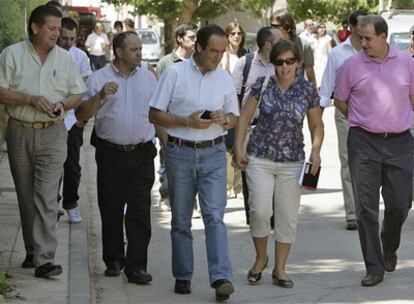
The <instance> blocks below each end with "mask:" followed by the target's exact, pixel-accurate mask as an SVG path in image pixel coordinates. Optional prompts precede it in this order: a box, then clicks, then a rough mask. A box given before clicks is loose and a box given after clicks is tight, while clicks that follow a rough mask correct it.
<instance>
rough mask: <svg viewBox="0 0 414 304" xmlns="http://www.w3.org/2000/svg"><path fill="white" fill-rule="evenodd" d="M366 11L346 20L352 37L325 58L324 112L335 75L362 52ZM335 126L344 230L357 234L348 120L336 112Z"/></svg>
mask: <svg viewBox="0 0 414 304" xmlns="http://www.w3.org/2000/svg"><path fill="white" fill-rule="evenodd" d="M366 14H367V13H366V12H365V11H361V10H358V11H355V12H353V13H352V14H351V16H350V17H349V24H350V28H351V32H352V33H353V34H352V35H351V36H350V37H348V39H347V40H345V41H344V42H342V43H341V44H339V45H338V46H336V47H335V48H333V49H332V51H331V52H330V53H329V56H328V63H327V65H326V69H325V72H324V74H323V77H322V82H321V88H320V96H321V101H320V103H321V107H322V108H325V107H327V106H330V105H331V96H332V92H333V90H334V88H335V80H336V75H337V73H338V70H339V68H340V67H341V66H342V64H343V63H344V61H345V60H346V59H348V58H349V57H351V56H353V55H355V54H356V53H357V52H358V51H359V50H360V49H361V43H360V38H359V35H358V17H359V16H365V15H366ZM335 124H336V131H337V136H338V153H339V160H340V162H341V182H342V193H343V197H344V207H345V217H346V226H345V228H346V229H347V230H356V229H357V228H358V226H357V222H356V216H355V201H354V195H353V190H352V183H351V173H350V171H349V166H348V148H347V138H348V131H349V126H348V120H347V118H346V117H345V116H344V115H343V114H342V113H341V112H340V111H339V110H338V109H336V108H335Z"/></svg>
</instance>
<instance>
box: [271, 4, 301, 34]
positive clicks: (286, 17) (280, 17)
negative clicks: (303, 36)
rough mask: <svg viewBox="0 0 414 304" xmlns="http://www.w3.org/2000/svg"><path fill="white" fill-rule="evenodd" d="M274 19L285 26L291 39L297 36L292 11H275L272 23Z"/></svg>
mask: <svg viewBox="0 0 414 304" xmlns="http://www.w3.org/2000/svg"><path fill="white" fill-rule="evenodd" d="M272 20H277V21H278V22H280V24H281V25H282V26H283V29H284V30H285V31H287V32H289V35H290V39H293V37H294V36H296V23H295V20H294V19H293V16H292V14H291V13H289V12H288V11H287V10H285V9H280V10H277V11H275V12H274V14H273V15H272V16H271V17H270V23H272Z"/></svg>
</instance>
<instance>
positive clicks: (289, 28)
mask: <svg viewBox="0 0 414 304" xmlns="http://www.w3.org/2000/svg"><path fill="white" fill-rule="evenodd" d="M270 25H271V26H272V27H275V28H277V29H278V30H279V31H280V32H281V33H282V35H283V38H284V39H286V40H290V41H292V42H293V44H295V45H296V46H297V47H298V50H299V53H300V58H299V65H298V68H297V69H296V73H297V74H298V75H300V76H305V75H306V78H307V79H308V80H309V81H310V82H312V83H314V84H315V85H316V79H315V72H314V70H313V66H314V58H313V51H312V46H311V45H310V44H308V43H307V42H306V41H304V40H302V39H301V38H300V37H299V36H297V35H296V23H295V20H294V19H293V16H292V14H291V13H289V12H288V11H286V10H285V9H281V10H277V11H276V12H275V13H274V14H273V15H272V16H271V17H270Z"/></svg>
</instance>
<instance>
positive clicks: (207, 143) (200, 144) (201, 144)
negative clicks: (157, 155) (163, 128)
mask: <svg viewBox="0 0 414 304" xmlns="http://www.w3.org/2000/svg"><path fill="white" fill-rule="evenodd" d="M168 141H169V142H171V143H173V144H174V145H177V146H179V147H182V146H184V147H188V148H194V149H205V148H211V147H213V146H214V145H218V144H221V143H222V142H224V136H219V137H216V138H214V139H212V140H203V141H190V140H184V139H181V138H178V137H174V136H170V135H168Z"/></svg>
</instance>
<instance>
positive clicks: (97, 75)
mask: <svg viewBox="0 0 414 304" xmlns="http://www.w3.org/2000/svg"><path fill="white" fill-rule="evenodd" d="M110 81H114V82H116V83H117V84H118V91H117V92H116V94H113V95H109V96H107V97H106V98H105V99H104V100H103V101H102V102H101V104H102V105H101V106H100V107H99V108H98V110H97V111H96V113H95V132H96V135H97V136H98V137H99V138H102V139H105V140H107V141H110V142H112V143H114V144H118V145H132V144H138V143H142V142H147V141H152V140H154V138H155V128H154V125H153V124H152V123H150V121H149V117H148V115H149V101H150V98H151V96H152V94H153V92H154V89H155V86H156V84H157V79H156V78H155V75H154V74H153V73H152V72H150V71H149V70H148V69H147V68H141V67H137V68H136V69H135V70H134V71H133V72H131V74H130V75H129V76H128V77H126V76H124V75H123V74H121V73H120V72H119V70H118V69H117V68H116V67H115V65H113V64H112V63H111V64H107V65H106V66H105V67H103V68H102V69H99V70H97V71H96V72H94V73H93V74H92V75H91V76H89V78H88V80H87V81H86V86H87V88H88V91H87V93H86V94H85V95H84V96H83V100H88V99H90V98H91V97H93V96H95V95H96V94H98V93H99V92H100V91H101V89H102V87H103V86H104V85H105V83H107V82H110Z"/></svg>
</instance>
